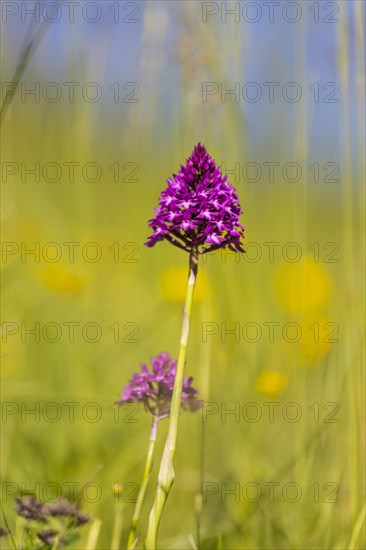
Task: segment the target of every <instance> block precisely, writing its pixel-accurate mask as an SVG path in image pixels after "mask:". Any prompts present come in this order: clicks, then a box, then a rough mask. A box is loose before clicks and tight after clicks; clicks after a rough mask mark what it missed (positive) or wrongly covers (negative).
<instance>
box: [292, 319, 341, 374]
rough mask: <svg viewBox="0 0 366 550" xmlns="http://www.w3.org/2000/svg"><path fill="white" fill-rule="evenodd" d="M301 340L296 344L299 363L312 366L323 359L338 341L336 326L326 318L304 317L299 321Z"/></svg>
mask: <svg viewBox="0 0 366 550" xmlns="http://www.w3.org/2000/svg"><path fill="white" fill-rule="evenodd" d="M299 324H300V327H301V339H300V340H299V342H298V343H297V344H296V345H297V346H298V351H299V355H300V361H301V362H302V363H303V364H305V365H312V364H314V363H315V362H316V361H317V360H318V359H321V358H322V357H324V356H325V355H326V354H327V353H328V351H329V349H330V346H331V344H332V343H337V341H338V325H337V323H334V322H332V321H330V320H329V319H327V318H326V317H306V318H304V319H302V320H301V321H300V323H299Z"/></svg>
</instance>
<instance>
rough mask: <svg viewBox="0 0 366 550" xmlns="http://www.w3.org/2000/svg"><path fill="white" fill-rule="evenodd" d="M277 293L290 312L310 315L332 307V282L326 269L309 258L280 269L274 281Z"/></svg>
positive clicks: (284, 265) (285, 265) (286, 264)
mask: <svg viewBox="0 0 366 550" xmlns="http://www.w3.org/2000/svg"><path fill="white" fill-rule="evenodd" d="M275 290H276V295H277V298H278V299H279V301H280V303H281V305H282V306H283V307H284V308H285V309H286V310H287V311H289V312H290V313H307V312H309V311H314V310H317V309H319V308H322V307H324V306H326V305H327V304H328V303H329V300H330V297H331V293H332V281H331V278H330V276H329V274H328V272H327V271H326V269H325V268H324V266H323V265H321V264H319V263H316V262H314V260H313V259H312V258H311V257H309V256H307V257H304V258H302V259H301V260H300V261H298V262H296V263H285V264H283V265H282V266H281V267H280V269H279V270H278V272H277V274H276V278H275Z"/></svg>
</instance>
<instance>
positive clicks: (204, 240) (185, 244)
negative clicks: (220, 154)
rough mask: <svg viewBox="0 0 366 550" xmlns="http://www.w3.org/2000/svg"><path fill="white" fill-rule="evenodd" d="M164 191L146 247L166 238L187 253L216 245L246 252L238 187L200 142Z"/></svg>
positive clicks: (206, 249)
mask: <svg viewBox="0 0 366 550" xmlns="http://www.w3.org/2000/svg"><path fill="white" fill-rule="evenodd" d="M167 182H168V187H167V188H166V189H164V191H162V193H161V195H160V199H159V207H158V208H157V209H156V216H155V218H153V219H151V220H150V221H149V226H150V227H151V228H152V229H153V231H154V232H153V234H152V235H150V237H149V238H148V241H147V242H146V245H147V246H154V245H155V244H156V243H157V242H158V241H162V240H164V239H166V240H167V241H169V242H170V243H172V244H174V245H175V246H178V247H179V248H182V249H183V250H185V251H187V252H192V250H197V252H198V253H199V254H205V253H206V252H210V251H212V250H215V249H217V248H225V247H227V248H229V249H230V250H233V251H236V252H244V249H243V246H242V243H241V238H242V237H244V227H243V226H242V225H241V223H240V222H239V216H240V215H241V214H242V210H241V208H240V204H239V199H238V197H237V195H236V190H235V188H234V187H233V186H232V185H231V184H230V183H228V181H227V177H226V176H225V175H223V174H222V173H221V170H220V168H219V167H218V166H217V164H216V163H215V161H214V160H213V158H212V157H211V156H210V155H209V154H208V153H207V151H206V149H205V147H204V146H203V145H201V144H200V143H199V144H198V145H196V147H195V148H194V150H193V153H192V155H191V156H190V157H189V158H188V159H187V161H186V164H185V166H181V167H180V170H179V172H178V173H177V174H173V176H172V177H171V178H168V180H167Z"/></svg>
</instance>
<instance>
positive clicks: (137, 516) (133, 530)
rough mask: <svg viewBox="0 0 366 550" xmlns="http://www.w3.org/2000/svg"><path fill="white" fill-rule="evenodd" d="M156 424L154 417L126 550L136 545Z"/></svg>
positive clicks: (150, 466) (155, 434)
mask: <svg viewBox="0 0 366 550" xmlns="http://www.w3.org/2000/svg"><path fill="white" fill-rule="evenodd" d="M158 424H159V418H158V417H157V416H154V417H153V421H152V426H151V432H150V443H149V449H148V451H147V456H146V462H145V469H144V475H143V478H142V483H141V486H140V491H139V494H138V497H137V501H136V505H135V510H134V512H133V516H132V521H131V529H130V533H129V535H128V542H127V550H132V549H133V548H134V547H135V543H136V528H137V524H138V522H139V519H140V514H141V509H142V505H143V503H144V499H145V495H146V489H147V485H148V483H149V479H150V475H151V469H152V462H153V456H154V450H155V442H156V436H157V433H158Z"/></svg>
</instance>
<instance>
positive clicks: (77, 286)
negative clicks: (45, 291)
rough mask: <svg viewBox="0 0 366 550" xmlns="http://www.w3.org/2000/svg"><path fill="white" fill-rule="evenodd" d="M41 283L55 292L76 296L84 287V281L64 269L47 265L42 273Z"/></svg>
mask: <svg viewBox="0 0 366 550" xmlns="http://www.w3.org/2000/svg"><path fill="white" fill-rule="evenodd" d="M41 279H42V282H43V283H44V284H45V285H46V286H47V287H48V288H50V289H51V290H54V291H55V292H70V293H72V294H77V293H78V292H80V290H81V289H82V287H83V286H84V279H83V277H81V276H80V275H76V274H75V273H73V272H72V271H70V270H68V269H66V268H65V267H61V266H57V265H49V266H47V267H46V269H45V270H44V271H43V272H42V276H41Z"/></svg>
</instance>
